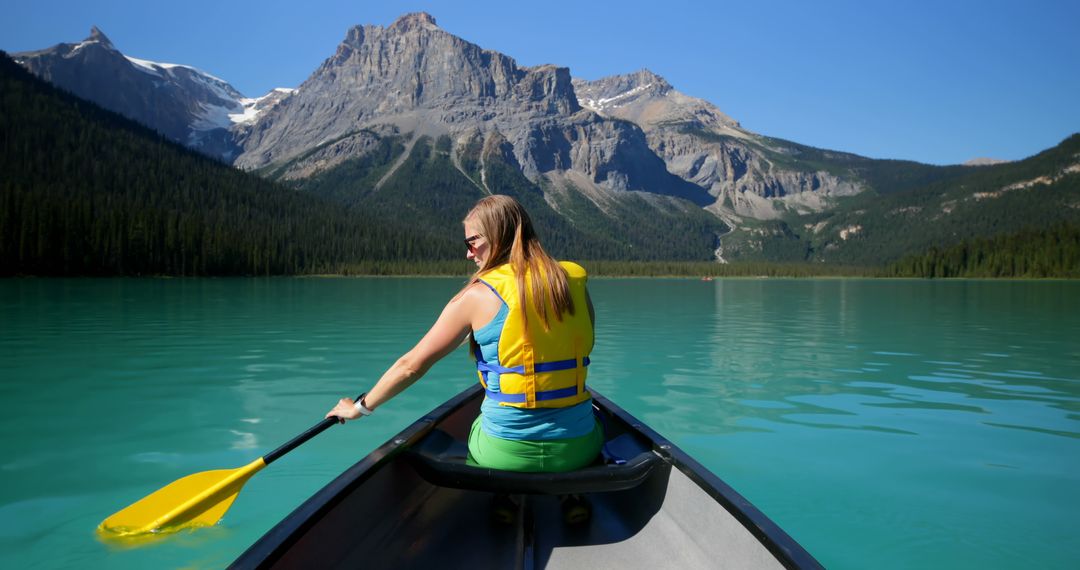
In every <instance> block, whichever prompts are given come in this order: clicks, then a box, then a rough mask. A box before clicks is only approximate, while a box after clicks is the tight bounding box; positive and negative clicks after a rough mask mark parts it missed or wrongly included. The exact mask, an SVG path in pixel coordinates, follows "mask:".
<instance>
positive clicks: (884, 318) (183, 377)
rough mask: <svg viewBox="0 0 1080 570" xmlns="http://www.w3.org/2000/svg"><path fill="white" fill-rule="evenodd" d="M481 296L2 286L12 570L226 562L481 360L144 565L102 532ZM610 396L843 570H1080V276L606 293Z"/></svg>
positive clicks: (319, 445) (600, 311)
mask: <svg viewBox="0 0 1080 570" xmlns="http://www.w3.org/2000/svg"><path fill="white" fill-rule="evenodd" d="M461 284H462V280H461V279H440V278H404V279H389V278H353V279H346V278H298V279H292V278H281V279H100V280H82V279H61V280H45V279H15V280H3V281H0V406H2V411H3V413H2V414H0V427H2V430H3V431H2V433H3V439H2V444H0V445H2V447H0V451H2V453H0V566H2V567H5V568H69V567H80V568H181V567H182V568H220V567H223V566H226V565H227V564H228V563H229V562H231V561H232V560H233V559H234V558H235V557H236V556H237V555H239V554H240V553H241V552H242V551H243V550H244V549H245V548H247V546H249V545H250V544H251V543H252V542H253V541H255V540H256V539H257V538H258V537H259V536H261V535H262V534H263V533H264V532H266V531H267V530H268V529H270V528H271V527H272V526H273V525H274V524H275V523H277V522H278V521H279V520H280V519H281V518H283V517H284V516H286V515H287V514H288V513H289V512H291V511H292V509H294V508H295V507H297V506H298V505H299V504H300V503H301V502H303V501H304V500H305V499H306V498H307V497H308V496H310V495H311V494H312V493H314V492H315V491H317V490H318V489H319V488H321V487H322V486H323V485H325V484H326V483H328V482H329V481H330V480H331V479H333V478H334V477H335V476H336V475H337V474H339V473H340V472H341V471H343V470H344V469H345V468H347V467H348V466H349V465H351V464H353V463H354V462H356V461H357V460H359V459H360V458H362V457H363V456H364V455H365V454H367V453H368V452H369V451H371V450H372V449H374V448H375V447H377V446H378V445H380V444H381V443H382V442H384V441H385V440H386V439H388V438H389V437H391V436H392V435H393V434H395V433H397V431H399V430H400V429H402V428H403V427H405V426H406V425H408V424H409V423H411V422H413V421H414V420H416V419H417V418H418V417H419V416H420V415H421V414H423V413H425V412H427V411H428V410H430V409H431V408H434V407H435V406H437V405H438V404H439V403H441V402H442V401H444V400H445V399H447V398H449V397H450V396H452V395H453V394H456V393H457V392H459V391H460V390H462V389H463V388H465V387H466V386H468V385H469V384H470V383H471V382H474V381H475V372H474V369H473V368H472V366H471V363H470V361H469V358H468V355H467V354H466V352H465V351H464V350H459V351H458V352H456V353H454V354H451V355H450V356H448V357H447V358H446V359H444V360H443V361H442V362H441V363H439V364H438V365H436V366H435V367H434V368H433V369H432V370H431V372H430V373H429V374H428V376H427V377H425V378H424V379H423V380H421V381H420V382H419V383H418V384H416V385H415V386H413V387H412V388H410V389H409V390H408V391H407V392H405V393H404V394H403V395H401V396H400V397H398V398H397V399H396V400H394V401H393V402H391V403H390V404H388V405H386V406H385V407H383V408H380V409H379V411H378V413H377V414H376V415H374V416H372V417H370V418H365V419H363V420H361V421H358V422H353V423H350V424H347V425H345V426H335V427H333V428H331V429H330V430H328V431H327V432H326V433H324V434H322V435H320V436H319V437H317V438H315V439H314V440H312V441H310V442H308V443H307V444H305V445H303V446H301V447H300V448H298V449H297V450H295V451H293V452H292V453H290V454H289V455H287V456H285V457H284V458H282V459H281V460H280V461H278V462H276V463H274V464H273V465H271V466H269V467H267V468H266V469H265V470H263V471H262V472H260V473H259V474H257V475H256V476H255V477H254V478H253V479H252V480H251V481H250V482H248V484H247V485H246V486H245V487H244V490H243V492H242V493H241V494H240V496H239V498H238V499H237V501H236V502H235V503H234V504H233V506H232V508H231V509H230V510H229V512H228V513H227V514H226V516H225V518H224V519H223V520H222V522H221V523H220V524H219V525H218V526H216V527H213V528H208V529H201V530H199V531H197V532H185V533H179V534H177V535H173V536H170V537H169V538H168V539H166V540H161V541H157V542H154V543H151V544H146V545H143V546H139V547H122V546H116V545H113V544H105V543H102V542H100V541H98V540H97V538H96V536H95V532H94V529H95V527H96V526H97V525H98V524H99V523H100V522H101V520H102V519H104V518H105V517H106V516H108V515H110V514H112V513H113V512H115V511H117V510H119V509H121V508H123V507H125V506H127V505H128V504H130V503H132V502H133V501H135V500H137V499H139V498H141V497H143V496H145V495H146V494H148V493H150V492H152V491H154V490H156V489H158V488H160V487H162V486H164V485H166V484H167V483H169V482H171V481H173V480H174V479H177V478H179V477H182V476H184V475H187V474H190V473H195V472H198V471H204V470H208V469H221V468H234V467H240V466H242V465H244V464H246V463H248V462H250V461H252V460H254V459H256V458H258V457H259V456H261V455H263V454H265V453H267V452H269V451H271V450H272V449H274V448H275V447H277V446H278V445H280V444H282V443H284V442H285V441H287V440H288V439H290V438H292V437H293V436H295V435H297V434H299V433H300V432H302V431H303V430H305V429H307V428H308V427H310V426H311V425H313V424H314V423H316V422H317V421H319V420H320V419H321V418H322V416H323V414H324V413H325V412H326V410H327V409H329V408H330V407H331V406H332V405H333V403H334V402H335V401H336V399H337V398H339V397H341V396H345V395H348V396H354V395H356V394H357V393H359V392H362V391H364V390H366V389H367V388H368V387H370V386H371V384H372V383H374V381H375V380H376V379H377V378H378V377H379V375H380V374H381V373H382V371H383V370H385V368H386V367H387V366H388V365H389V364H391V363H392V362H393V361H394V359H395V358H396V357H397V356H398V355H400V354H401V353H402V352H404V351H406V350H408V349H409V348H410V347H411V346H412V345H413V344H414V343H415V342H416V340H418V339H419V337H420V335H421V334H422V333H423V332H424V331H425V330H426V328H427V327H428V326H429V325H430V324H431V323H432V322H433V321H434V319H435V317H436V316H437V314H438V311H439V310H440V309H441V307H442V305H443V304H444V303H445V302H446V300H448V299H449V298H450V297H451V296H452V295H453V294H454V292H455V291H456V290H457V289H458V288H459V287H460V286H461ZM590 289H591V292H592V297H593V300H594V304H595V305H596V313H597V344H596V348H595V350H594V352H593V355H592V360H593V365H592V366H591V367H590V373H589V383H590V385H591V386H592V387H594V388H596V389H597V390H599V391H600V392H601V393H603V394H604V395H606V396H608V397H609V398H611V399H612V400H613V401H615V402H616V403H617V404H619V405H620V406H622V407H623V408H625V409H626V410H627V411H629V412H630V413H632V414H634V415H635V416H637V417H638V418H640V419H642V420H644V421H645V422H646V423H648V424H649V425H651V426H652V427H653V428H655V429H656V430H657V431H659V432H660V433H661V434H663V435H664V436H666V437H668V438H670V439H671V440H673V441H674V442H675V443H676V444H678V445H679V446H681V447H682V448H683V449H684V450H686V451H687V452H688V453H690V454H691V455H692V456H694V457H695V458H696V459H698V460H699V461H700V462H701V463H703V464H704V465H705V466H706V467H708V468H709V469H711V470H712V471H713V472H715V473H716V474H717V475H718V476H719V477H720V478H722V479H723V480H724V481H725V482H727V483H728V484H730V485H731V486H733V487H734V488H735V489H736V490H738V491H739V492H740V493H741V494H743V495H744V496H745V497H747V498H748V499H749V500H750V501H751V502H753V503H754V504H755V505H756V506H757V507H758V508H759V509H761V510H762V511H763V512H764V513H765V514H767V515H768V516H769V517H770V518H772V519H773V520H774V521H775V522H776V523H777V524H779V525H780V526H781V527H782V528H784V529H785V530H786V531H787V532H788V533H789V534H791V535H792V536H793V537H794V538H795V539H796V540H797V541H799V542H800V543H801V544H802V545H803V546H804V547H806V549H807V550H809V551H810V552H811V553H812V554H813V555H814V556H815V557H816V558H817V559H818V560H819V561H821V562H822V563H823V564H824V565H825V566H827V567H829V568H833V569H837V568H852V569H855V568H879V569H880V568H913V567H920V568H960V567H969V568H975V567H978V568H1018V567H1026V568H1073V567H1075V565H1076V564H1077V561H1078V560H1080V541H1077V540H1076V536H1075V530H1074V529H1075V527H1073V526H1072V525H1073V524H1075V519H1076V513H1077V512H1078V509H1080V282H1067V281H918V280H853V279H822V280H798V279H791V280H785V279H720V280H715V281H699V280H691V279H594V280H592V281H591V282H590Z"/></svg>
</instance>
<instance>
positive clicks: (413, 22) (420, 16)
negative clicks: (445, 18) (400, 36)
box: [387, 12, 439, 33]
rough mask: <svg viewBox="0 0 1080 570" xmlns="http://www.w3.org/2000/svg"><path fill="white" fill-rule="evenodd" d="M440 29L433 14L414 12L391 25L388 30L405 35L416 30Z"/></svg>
mask: <svg viewBox="0 0 1080 570" xmlns="http://www.w3.org/2000/svg"><path fill="white" fill-rule="evenodd" d="M438 27H439V26H438V25H437V24H436V23H435V17H434V16H432V15H431V14H428V13H427V12H413V13H411V14H405V15H404V16H402V17H400V18H398V19H397V20H394V23H393V24H390V27H389V28H387V29H389V30H392V31H395V32H401V33H404V32H408V31H411V30H416V29H425V30H432V29H436V28H438Z"/></svg>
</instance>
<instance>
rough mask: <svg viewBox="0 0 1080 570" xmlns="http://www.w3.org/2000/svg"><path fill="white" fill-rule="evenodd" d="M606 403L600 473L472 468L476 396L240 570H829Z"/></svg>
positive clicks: (337, 488)
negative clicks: (575, 514) (565, 507)
mask: <svg viewBox="0 0 1080 570" xmlns="http://www.w3.org/2000/svg"><path fill="white" fill-rule="evenodd" d="M592 395H593V402H594V406H595V407H596V408H597V415H598V416H599V417H600V418H601V419H602V420H603V422H602V423H603V424H604V427H605V439H606V444H605V454H604V455H605V458H601V459H598V460H597V462H596V464H594V465H592V466H589V467H586V468H584V469H580V470H578V471H573V472H569V473H517V472H509V471H499V470H494V469H487V468H483V467H477V466H474V465H469V464H467V462H466V453H467V449H466V438H467V436H468V432H469V427H470V426H471V424H472V422H473V420H474V419H475V418H476V415H477V414H478V413H479V410H480V403H481V401H482V400H483V390H482V389H481V388H480V386H478V385H476V386H473V387H471V388H469V389H467V390H465V391H463V392H462V393H461V394H458V395H457V396H455V397H453V398H451V399H450V400H448V401H447V402H446V403H445V404H443V405H441V406H439V407H437V408H435V409H434V410H432V411H431V412H430V413H428V414H427V415H425V416H423V417H422V418H420V419H419V420H417V421H416V422H415V423H413V424H412V425H410V426H409V427H407V428H405V429H404V430H403V431H402V432H401V433H399V434H398V435H396V436H394V437H393V438H391V439H390V441H388V442H386V443H385V444H383V445H382V446H380V447H379V448H378V449H376V450H375V451H373V452H371V454H369V455H368V456H367V457H365V458H363V459H362V460H360V461H359V462H358V463H356V464H355V465H353V466H352V467H350V468H349V469H348V470H346V471H345V472H344V473H342V474H341V475H340V476H339V477H337V478H336V479H335V480H334V481H332V482H331V483H330V484H328V485H327V486H326V487H324V488H323V489H322V490H320V491H319V492H318V493H316V494H315V495H314V496H312V497H311V498H310V499H308V500H307V501H306V502H305V503H304V504H302V505H301V506H300V507H298V508H297V509H296V510H295V511H293V512H292V514H290V515H289V516H288V517H286V518H285V519H284V520H282V521H281V522H280V523H278V524H277V525H276V526H275V527H274V528H272V529H271V530H270V531H269V532H267V533H266V534H265V535H264V536H263V537H262V538H261V539H259V540H258V541H257V542H255V544H253V545H252V546H251V547H250V548H248V550H247V551H245V552H244V553H243V554H242V555H241V556H240V557H239V558H238V559H237V560H236V561H235V562H233V564H232V565H231V566H230V568H237V569H244V568H342V567H346V568H359V567H363V568H424V569H428V568H436V567H441V568H446V567H449V568H470V569H480V568H484V569H486V568H588V569H598V568H650V569H655V568H738V569H751V568H821V565H820V564H819V563H818V562H817V561H816V560H815V559H814V558H813V557H812V556H811V555H810V554H809V553H808V552H807V551H806V550H805V549H803V548H802V547H801V546H800V545H799V544H798V543H796V542H795V540H793V539H792V538H791V537H790V536H788V534H787V533H785V532H784V531H783V530H782V529H781V528H780V527H779V526H777V525H776V524H774V523H773V522H772V521H770V520H769V519H768V517H766V516H765V515H764V514H763V513H762V512H761V511H759V510H758V509H757V508H755V507H754V506H753V505H751V504H750V502H749V501H747V500H746V499H745V498H743V497H742V496H741V495H739V494H738V493H737V492H736V491H735V490H734V489H732V488H731V487H729V486H728V485H726V484H725V483H724V482H723V481H721V480H720V478H719V477H717V476H716V475H714V474H713V473H711V472H709V470H707V469H705V468H704V467H702V466H701V464H699V463H698V462H697V461H695V460H694V459H692V458H691V457H690V456H688V455H687V454H686V453H684V452H683V451H682V450H680V449H679V448H678V447H676V446H675V445H674V444H672V443H671V442H670V441H668V440H666V439H664V438H663V437H662V436H660V435H659V434H657V433H656V432H655V431H653V430H652V429H651V428H649V427H648V426H646V425H645V424H644V423H642V422H641V421H639V420H637V419H635V418H634V417H633V416H631V415H630V414H628V413H627V412H626V411H624V410H622V409H621V408H619V407H618V406H616V405H615V404H614V403H612V402H611V401H610V400H608V399H607V398H604V397H603V396H602V395H600V394H598V393H597V392H596V391H595V390H593V391H592ZM369 421H370V420H369ZM568 494H577V495H579V496H581V497H583V498H584V500H585V502H586V503H587V505H588V506H589V508H590V509H591V516H589V518H588V519H587V520H586V521H584V522H579V523H577V524H571V523H568V522H567V521H566V520H565V517H564V513H563V511H562V510H561V505H560V498H561V497H565V496H566V495H568ZM497 496H498V497H500V499H499V500H498V507H495V506H493V503H494V502H496V497H497ZM507 497H509V498H510V501H509V502H507V500H506V498H507ZM496 508H498V509H501V510H498V514H501V515H502V518H501V519H500V518H499V517H496V516H493V514H495V512H496Z"/></svg>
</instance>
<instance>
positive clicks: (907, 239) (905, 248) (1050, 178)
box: [723, 135, 1080, 266]
mask: <svg viewBox="0 0 1080 570" xmlns="http://www.w3.org/2000/svg"><path fill="white" fill-rule="evenodd" d="M1078 165H1080V135H1073V136H1072V137H1070V138H1068V139H1066V140H1065V141H1063V142H1062V143H1061V144H1060V145H1058V146H1056V147H1054V148H1052V149H1049V150H1046V151H1044V152H1042V153H1039V154H1037V155H1035V156H1033V157H1030V158H1028V159H1025V160H1022V161H1018V162H1014V163H1007V164H998V165H993V166H981V167H955V168H962V169H963V172H964V174H963V175H962V176H954V175H953V174H949V175H948V176H945V177H943V178H940V179H938V180H936V181H934V182H931V183H928V184H923V185H916V186H914V187H911V188H905V189H903V190H896V191H893V192H891V193H888V194H885V195H881V194H878V193H866V194H861V195H858V196H854V197H851V198H848V199H846V200H844V201H842V202H841V203H840V204H839V205H838V206H837V207H836V208H834V209H832V210H830V211H828V212H823V213H819V214H813V215H805V216H789V217H787V218H784V219H781V220H773V221H768V222H757V223H748V224H747V225H745V226H744V227H741V228H739V229H738V230H737V231H735V232H733V233H732V234H731V235H730V236H727V237H725V238H724V240H723V245H724V252H725V257H726V258H728V259H731V260H753V261H763V260H767V261H789V262H798V261H807V262H818V263H821V262H824V263H829V264H842V265H860V266H882V265H885V264H888V263H891V262H894V261H896V260H899V259H900V258H902V257H904V256H907V255H913V254H922V253H924V252H926V251H928V250H930V249H931V248H938V249H942V248H948V247H950V246H953V245H956V244H959V243H960V242H961V241H964V240H973V239H980V238H992V237H994V236H1004V235H1008V234H1016V233H1019V232H1025V231H1030V230H1036V229H1042V228H1048V227H1050V226H1054V225H1057V224H1077V225H1080V166H1078Z"/></svg>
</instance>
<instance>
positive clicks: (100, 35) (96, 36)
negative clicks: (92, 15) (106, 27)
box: [83, 26, 116, 50]
mask: <svg viewBox="0 0 1080 570" xmlns="http://www.w3.org/2000/svg"><path fill="white" fill-rule="evenodd" d="M83 43H98V44H101V47H103V48H105V49H111V50H115V49H116V48H115V47H113V44H112V42H111V41H109V38H108V36H106V35H105V32H102V31H101V29H100V28H98V27H97V26H91V27H90V36H88V37H87V38H86V39H85V40H83Z"/></svg>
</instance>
